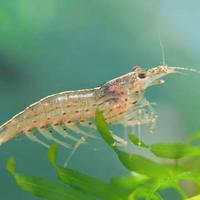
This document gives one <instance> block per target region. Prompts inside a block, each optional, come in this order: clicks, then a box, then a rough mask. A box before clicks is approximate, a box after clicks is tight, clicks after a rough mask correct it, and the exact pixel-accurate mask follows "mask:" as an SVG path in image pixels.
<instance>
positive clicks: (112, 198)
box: [48, 145, 126, 200]
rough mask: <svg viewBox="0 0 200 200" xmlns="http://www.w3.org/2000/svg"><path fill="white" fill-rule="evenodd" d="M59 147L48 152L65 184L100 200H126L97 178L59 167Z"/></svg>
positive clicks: (54, 147)
mask: <svg viewBox="0 0 200 200" xmlns="http://www.w3.org/2000/svg"><path fill="white" fill-rule="evenodd" d="M56 153H57V147H56V146H55V145H53V146H51V147H50V149H49V152H48V155H49V156H48V157H49V160H50V162H51V163H53V166H54V168H55V170H56V172H57V174H58V177H59V178H60V180H61V181H63V182H64V183H65V184H67V185H70V186H71V187H73V188H75V189H77V190H80V191H82V192H86V193H90V194H92V195H94V196H96V197H98V198H101V199H105V200H124V199H126V198H125V196H124V195H122V194H120V193H119V192H117V191H116V190H115V188H113V187H112V186H111V185H110V184H107V183H105V182H103V181H101V180H99V179H97V178H95V177H92V176H88V175H86V174H82V173H80V172H77V171H75V170H72V169H69V168H63V167H60V166H59V165H57V163H56V162H55V161H56Z"/></svg>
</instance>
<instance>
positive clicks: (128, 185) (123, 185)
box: [111, 173, 149, 192]
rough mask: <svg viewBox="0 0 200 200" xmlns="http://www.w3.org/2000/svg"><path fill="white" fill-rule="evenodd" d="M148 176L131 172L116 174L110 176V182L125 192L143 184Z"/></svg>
mask: <svg viewBox="0 0 200 200" xmlns="http://www.w3.org/2000/svg"><path fill="white" fill-rule="evenodd" d="M148 180H149V178H148V177H147V176H144V175H140V174H136V173H135V174H133V175H128V176H117V177H114V178H112V182H111V183H112V184H113V185H114V186H115V187H117V188H118V189H119V190H123V191H125V192H130V191H133V190H134V189H135V188H137V187H138V186H140V185H143V184H145V183H146V182H147V181H148Z"/></svg>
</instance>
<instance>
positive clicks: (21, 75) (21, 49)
mask: <svg viewBox="0 0 200 200" xmlns="http://www.w3.org/2000/svg"><path fill="white" fill-rule="evenodd" d="M199 10H200V2H199V1H198V0H191V1H187V0H176V1H173V0H148V1H147V0H123V1H122V0H84V1H83V0H44V1H39V0H34V1H31V0H15V1H8V0H1V1H0V91H1V93H0V102H1V103H0V111H1V112H0V113H1V114H0V121H1V122H2V123H3V122H4V121H6V120H8V119H9V118H10V117H12V116H13V115H14V114H16V113H18V112H20V111H21V110H22V109H24V108H25V107H26V106H28V105H29V104H31V103H33V102H35V101H37V100H39V99H40V98H42V97H44V96H47V95H49V94H53V93H57V92H61V91H64V90H72V89H80V88H90V87H95V86H97V85H99V84H101V83H103V82H105V81H108V80H110V79H112V78H114V77H117V76H119V75H121V74H124V73H127V72H129V71H130V70H131V69H132V66H134V65H140V66H143V67H144V68H150V67H154V66H157V65H160V64H162V63H163V59H162V50H161V46H160V41H161V42H162V44H163V46H164V49H165V61H166V64H168V65H172V66H185V67H188V66H189V67H193V68H195V69H197V70H200V60H199V51H200V42H199V41H200V40H199V35H200V12H199ZM199 86H200V74H198V73H191V72H185V73H184V74H183V75H181V74H175V75H171V76H169V77H167V78H166V84H164V85H161V86H156V87H153V88H150V89H149V90H148V91H147V93H146V96H147V98H148V99H149V100H150V101H151V102H156V105H155V109H156V111H157V113H158V115H159V118H158V124H157V128H156V133H155V134H154V135H150V134H148V133H143V136H142V137H143V138H144V140H145V141H146V142H147V143H152V142H155V141H174V140H178V141H184V138H185V137H186V136H187V135H189V134H190V133H191V132H193V131H195V130H197V129H199V128H200V124H199V121H200V119H199V108H200V90H199ZM93 142H95V141H93ZM94 147H95V144H93V145H91V146H90V144H88V145H85V146H84V147H81V149H80V150H79V151H78V152H77V153H76V155H75V156H74V157H73V159H72V161H71V163H70V167H73V168H76V169H78V170H80V171H82V172H85V173H88V174H90V175H95V176H96V177H99V178H102V179H105V180H108V179H109V178H110V177H112V176H115V175H121V174H124V173H125V172H126V171H125V169H124V168H123V167H122V166H121V164H120V163H119V162H118V160H117V158H116V157H115V156H113V153H112V152H111V151H110V150H109V149H108V148H107V147H106V145H105V144H101V145H100V147H99V150H97V151H94V150H93V149H94ZM65 153H66V151H65V150H61V157H62V158H61V159H64V158H65ZM10 155H14V156H15V157H16V160H17V163H18V167H19V169H22V170H23V171H26V172H28V173H31V174H35V175H41V176H44V177H50V178H54V177H55V175H54V174H55V173H54V172H53V169H52V168H51V167H50V165H49V163H48V161H47V156H46V149H44V148H43V147H41V146H39V145H38V144H35V143H32V142H30V141H28V140H26V139H24V138H23V137H21V138H19V139H14V140H12V141H10V142H9V143H7V144H5V145H3V146H2V147H1V148H0V199H2V200H27V199H28V200H29V199H30V200H33V199H38V198H36V197H32V196H31V195H30V194H26V193H23V192H21V191H20V190H19V189H18V188H17V186H16V184H15V182H14V180H13V178H12V177H11V176H10V175H9V173H8V172H7V171H6V169H5V162H6V160H7V158H8V157H9V156H10ZM102 155H104V156H102ZM166 196H168V194H166Z"/></svg>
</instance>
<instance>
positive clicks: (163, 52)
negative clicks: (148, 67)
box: [158, 31, 166, 65]
mask: <svg viewBox="0 0 200 200" xmlns="http://www.w3.org/2000/svg"><path fill="white" fill-rule="evenodd" d="M158 37H159V44H160V49H161V53H162V65H166V62H165V48H164V45H163V42H162V39H161V35H160V31H159V32H158Z"/></svg>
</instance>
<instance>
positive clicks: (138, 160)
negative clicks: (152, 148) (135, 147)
mask: <svg viewBox="0 0 200 200" xmlns="http://www.w3.org/2000/svg"><path fill="white" fill-rule="evenodd" d="M116 152H117V155H118V157H119V160H120V161H121V162H122V163H123V164H124V166H125V167H126V168H127V169H129V170H131V171H134V172H137V173H140V174H143V175H146V176H149V177H152V178H161V177H163V176H165V175H167V170H166V168H165V167H164V166H162V165H160V164H158V163H156V162H154V161H152V160H149V159H147V158H145V157H143V156H140V155H136V154H130V153H126V152H123V151H120V150H117V151H116Z"/></svg>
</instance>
